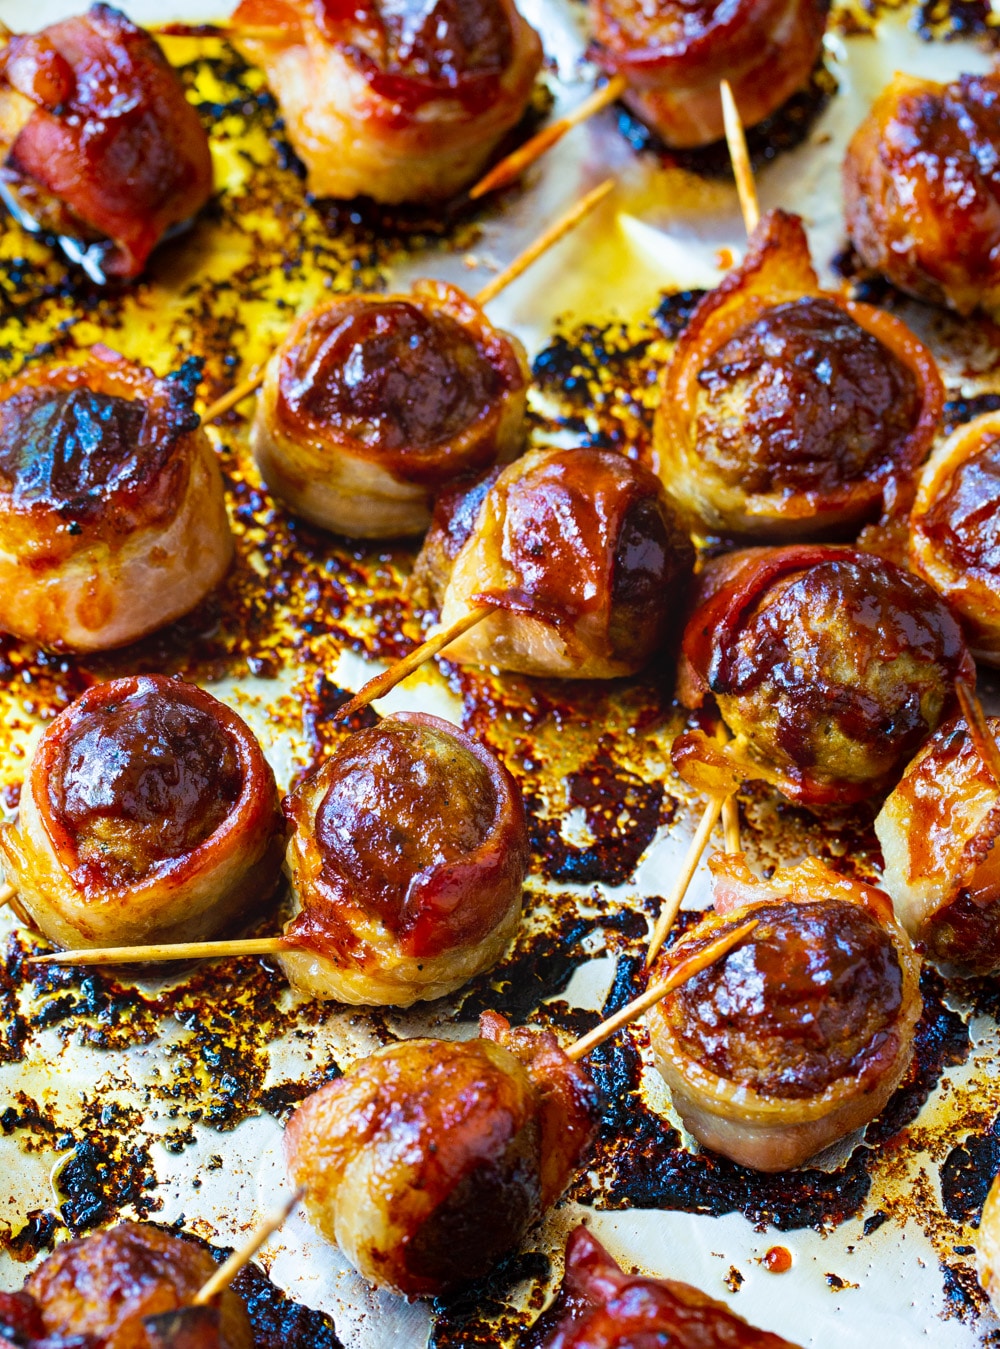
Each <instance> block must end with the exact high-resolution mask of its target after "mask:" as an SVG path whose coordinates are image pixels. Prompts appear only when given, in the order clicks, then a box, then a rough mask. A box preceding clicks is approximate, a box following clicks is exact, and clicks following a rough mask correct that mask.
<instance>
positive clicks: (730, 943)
mask: <svg viewBox="0 0 1000 1349" xmlns="http://www.w3.org/2000/svg"><path fill="white" fill-rule="evenodd" d="M758 922H759V919H757V918H750V919H748V920H747V922H745V923H741V924H740V925H739V927H734V928H733V929H732V931H731V932H723V933H722V934H721V935H720V936H718V937H716V938H715V940H714V941H711V942H709V944H708V945H707V946H706V947H705V948H704V949H703V950H701V951H698V952H696V954H694V955H691V956H688V957H686V959H684V960H682V961H681V962H680V964H678V965H675V966H674V968H673V969H672V970H671V971H670V973H669V974H668V975H667V977H666V978H665V979H661V980H660V982H659V983H658V984H654V985H653V987H652V988H647V990H646V992H645V993H642V994H640V996H639V997H638V998H634V999H633V1000H632V1001H631V1002H630V1003H629V1004H628V1005H627V1006H625V1007H623V1008H622V1009H621V1011H620V1012H616V1013H615V1014H614V1016H609V1017H608V1019H607V1021H602V1022H601V1024H600V1025H599V1026H595V1027H594V1029H593V1030H592V1031H588V1033H587V1034H586V1035H584V1036H582V1037H581V1038H580V1039H579V1040H577V1042H576V1044H574V1045H571V1046H570V1047H569V1049H567V1050H566V1056H567V1058H570V1059H572V1060H573V1062H574V1063H579V1061H580V1059H582V1058H585V1057H586V1056H587V1055H588V1054H589V1053H590V1051H591V1050H592V1049H596V1048H597V1046H598V1045H599V1044H601V1043H603V1041H605V1040H607V1039H608V1038H609V1037H610V1036H612V1035H614V1033H615V1032H616V1031H619V1030H621V1028H622V1026H627V1025H628V1023H629V1022H630V1021H634V1020H635V1019H636V1017H638V1016H642V1014H643V1012H647V1011H648V1010H649V1009H650V1007H652V1006H654V1005H655V1004H656V1003H658V1002H659V1001H660V999H661V998H665V997H666V996H667V994H668V993H672V992H673V991H674V989H675V988H680V986H681V984H686V983H687V981H688V980H689V979H693V978H694V976H695V975H696V974H700V973H701V972H702V970H706V969H708V967H709V966H710V965H714V964H715V962H716V961H717V960H720V959H721V958H722V956H724V955H727V954H728V952H730V951H731V950H732V949H733V947H734V946H738V945H739V944H740V942H741V941H742V940H743V938H744V937H746V936H747V935H748V934H749V933H751V932H752V931H753V930H754V928H755V927H756V926H757V923H758Z"/></svg>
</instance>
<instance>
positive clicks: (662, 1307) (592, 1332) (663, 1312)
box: [531, 1227, 797, 1349]
mask: <svg viewBox="0 0 1000 1349" xmlns="http://www.w3.org/2000/svg"><path fill="white" fill-rule="evenodd" d="M539 1331H541V1337H539ZM531 1339H532V1344H533V1345H537V1349H639V1347H640V1346H647V1345H648V1346H649V1349H654V1346H656V1345H662V1346H664V1347H666V1346H669V1349H797V1346H795V1345H793V1344H792V1343H791V1342H790V1341H789V1340H783V1339H782V1338H781V1336H780V1335H772V1334H770V1332H768V1331H766V1330H757V1329H756V1328H755V1327H754V1326H751V1325H748V1324H747V1322H746V1321H744V1320H743V1318H742V1316H736V1315H735V1313H733V1312H731V1311H730V1310H729V1308H728V1307H727V1306H726V1305H725V1303H723V1302H717V1301H716V1300H715V1298H711V1297H708V1296H706V1294H704V1293H702V1292H699V1290H698V1289H697V1288H692V1286H691V1285H690V1284H688V1283H678V1282H677V1281H676V1280H675V1279H650V1278H646V1277H645V1276H644V1275H641V1274H626V1273H625V1271H624V1270H623V1269H622V1268H621V1266H620V1265H619V1264H618V1263H617V1262H616V1261H615V1260H613V1259H612V1258H611V1256H610V1255H609V1254H608V1252H607V1251H606V1250H605V1249H604V1247H603V1246H602V1245H601V1243H600V1242H599V1241H598V1240H597V1238H596V1237H594V1236H592V1235H591V1234H590V1232H588V1231H587V1229H586V1228H585V1227H577V1228H574V1230H573V1231H572V1232H571V1233H570V1234H569V1240H568V1241H567V1242H566V1275H565V1278H564V1279H563V1286H562V1290H561V1292H560V1294H559V1297H558V1299H557V1300H556V1302H555V1304H554V1305H553V1306H552V1307H551V1308H550V1309H549V1310H548V1311H547V1312H546V1313H545V1315H544V1316H543V1317H542V1319H541V1321H540V1322H539V1323H538V1324H536V1326H535V1328H534V1330H533V1333H532V1337H531Z"/></svg>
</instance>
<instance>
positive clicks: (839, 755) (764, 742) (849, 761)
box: [672, 544, 975, 809]
mask: <svg viewBox="0 0 1000 1349" xmlns="http://www.w3.org/2000/svg"><path fill="white" fill-rule="evenodd" d="M959 677H961V678H963V679H965V680H966V681H967V682H969V683H970V684H971V683H974V681H975V666H974V664H973V661H972V657H971V656H970V655H969V652H968V650H967V649H966V646H965V643H964V641H963V639H962V634H961V630H960V628H959V626H958V623H957V622H956V620H955V618H954V617H953V616H952V614H951V612H950V611H949V610H948V608H947V606H946V605H945V604H944V603H943V602H942V601H941V600H940V599H939V598H938V596H937V595H936V594H935V593H934V591H933V590H931V588H930V587H929V586H928V585H927V584H926V583H925V582H923V581H921V580H920V579H919V577H915V576H911V575H909V574H908V573H907V572H904V571H902V570H901V569H900V568H899V567H896V566H894V565H893V564H892V563H891V562H886V561H884V560H883V559H881V558H877V557H874V556H872V555H870V554H866V553H858V552H855V551H854V550H853V549H848V548H836V547H832V546H829V545H819V544H814V545H800V546H798V547H790V548H756V549H745V550H743V551H742V552H737V553H730V554H728V555H726V556H724V557H721V558H718V559H715V560H713V561H712V562H710V563H709V564H708V565H707V566H706V567H705V569H704V571H703V572H702V574H701V576H700V577H699V591H698V596H697V603H696V607H695V608H694V610H693V612H692V614H691V617H690V618H689V620H688V624H687V627H686V629H685V632H684V637H683V641H682V646H681V660H680V668H679V673H678V694H679V697H680V699H681V701H682V702H683V703H684V705H685V706H686V707H688V708H691V709H698V708H701V707H703V706H705V704H706V703H707V702H708V700H709V699H710V698H712V699H714V702H715V704H716V705H717V706H718V709H719V711H720V712H721V714H722V717H723V719H724V720H725V722H726V724H727V726H728V727H729V729H730V730H731V731H732V732H733V733H734V735H737V736H740V737H742V739H743V746H742V748H740V749H738V750H735V751H734V749H733V748H732V747H730V746H727V747H722V748H720V747H719V746H718V745H715V744H713V743H712V742H711V741H709V739H708V737H707V736H706V735H705V734H704V732H702V731H691V732H689V733H687V734H685V735H682V736H680V737H678V739H677V740H676V741H675V742H674V747H673V751H672V752H673V755H674V762H675V764H676V766H677V767H678V770H679V771H681V772H683V774H684V776H685V777H687V778H688V780H689V781H692V782H694V783H695V784H696V785H698V786H699V787H702V786H704V785H705V783H706V781H707V782H708V783H709V785H710V784H711V780H716V781H719V782H722V779H723V777H724V774H723V772H722V769H723V767H724V766H728V768H729V770H730V771H731V773H732V775H733V776H734V777H735V775H736V774H737V773H739V772H742V774H743V775H744V776H745V777H749V778H755V777H756V778H763V779H764V780H766V781H769V782H771V783H773V784H774V785H775V786H777V787H778V789H779V790H780V791H781V792H782V793H783V794H784V795H785V796H786V797H788V798H789V799H790V800H792V801H795V802H797V803H799V804H801V805H805V806H810V807H812V808H814V809H826V808H829V807H843V806H848V805H853V804H855V803H857V802H859V801H864V800H866V799H871V797H872V796H873V795H876V794H877V793H879V792H881V791H885V790H888V788H889V787H891V786H892V784H893V783H894V782H895V781H896V779H897V778H898V776H899V774H900V773H901V771H902V769H903V766H904V764H905V763H906V761H907V759H908V758H909V757H910V756H911V755H912V754H913V752H914V750H915V749H916V748H917V747H918V746H919V745H920V744H921V743H922V741H923V740H925V739H926V737H927V736H928V735H930V734H931V733H932V732H933V731H934V730H935V729H936V728H937V726H938V724H939V723H940V721H941V719H942V717H943V716H945V715H947V713H948V711H949V708H950V706H951V704H952V702H953V701H954V687H955V681H956V679H957V678H959ZM702 761H704V763H706V764H707V765H708V769H707V774H708V776H707V778H706V774H705V771H704V770H702V769H700V768H699V764H700V763H701V762H702ZM723 785H725V784H723Z"/></svg>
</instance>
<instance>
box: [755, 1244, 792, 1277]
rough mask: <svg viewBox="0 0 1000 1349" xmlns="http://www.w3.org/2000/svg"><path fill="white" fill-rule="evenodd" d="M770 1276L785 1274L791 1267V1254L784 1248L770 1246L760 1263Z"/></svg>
mask: <svg viewBox="0 0 1000 1349" xmlns="http://www.w3.org/2000/svg"><path fill="white" fill-rule="evenodd" d="M761 1263H762V1264H763V1266H764V1268H765V1269H766V1270H767V1271H768V1273H770V1274H787V1273H788V1271H789V1270H790V1269H791V1267H792V1253H791V1251H789V1250H787V1249H786V1248H785V1247H784V1246H771V1247H770V1248H769V1249H768V1250H767V1251H765V1252H764V1259H763V1260H762V1261H761Z"/></svg>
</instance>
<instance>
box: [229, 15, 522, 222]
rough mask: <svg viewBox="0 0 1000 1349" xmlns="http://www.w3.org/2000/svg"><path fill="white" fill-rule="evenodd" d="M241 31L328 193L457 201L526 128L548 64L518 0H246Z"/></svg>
mask: <svg viewBox="0 0 1000 1349" xmlns="http://www.w3.org/2000/svg"><path fill="white" fill-rule="evenodd" d="M232 22H233V24H234V25H235V27H236V28H237V29H239V28H244V29H245V30H246V33H245V35H244V36H243V37H242V38H240V39H239V45H240V47H241V49H242V50H243V51H245V52H246V54H247V55H248V56H249V57H250V59H251V60H253V61H255V62H256V63H257V64H259V65H261V66H263V68H264V70H265V72H266V74H267V78H268V82H269V84H270V86H271V88H272V90H273V91H274V93H275V96H276V97H277V99H278V102H279V103H280V104H281V110H282V114H283V116H284V119H285V125H286V127H287V130H288V137H289V140H290V141H291V142H292V145H293V146H294V148H295V151H296V153H297V154H298V155H299V157H300V158H301V159H302V160H303V162H304V163H305V165H306V168H307V170H308V173H309V186H310V188H311V189H312V191H313V192H314V193H315V194H316V195H317V196H321V197H344V198H350V197H355V196H367V197H374V199H375V200H376V201H380V202H404V201H427V200H431V201H433V200H442V199H446V198H448V197H451V196H453V195H454V194H455V193H456V192H458V191H459V190H460V189H461V188H463V187H465V186H466V185H467V184H469V183H471V182H472V181H473V180H474V179H475V178H476V176H477V175H478V174H479V173H480V171H481V170H482V169H483V168H484V167H485V164H486V161H487V160H488V159H489V157H490V155H491V153H492V152H493V150H494V148H495V147H496V145H497V143H498V142H499V140H500V139H501V137H502V136H503V135H504V134H505V133H506V132H507V131H509V130H510V129H511V127H513V126H514V125H515V124H516V123H517V122H518V121H519V120H520V118H521V116H522V114H523V112H524V110H525V107H526V106H527V103H528V99H529V98H530V96H531V90H532V87H533V85H534V81H535V76H536V75H537V74H538V71H539V69H540V68H541V62H542V48H541V43H540V42H539V40H538V36H537V34H536V33H535V31H534V29H533V28H531V27H530V25H529V24H527V23H526V22H525V21H524V19H523V18H522V17H521V15H520V14H519V13H518V11H517V9H516V8H515V6H514V3H513V0H433V2H432V3H430V4H425V3H422V2H421V0H401V2H399V0H396V2H394V3H392V4H389V3H382V0H359V2H358V3H355V2H354V0H242V3H241V4H240V5H239V7H238V9H237V10H236V12H235V14H234V15H233V20H232ZM255 27H256V28H259V29H267V28H276V29H278V30H283V32H284V36H281V37H277V36H275V37H272V36H270V34H268V35H266V36H258V37H254V36H253V33H252V30H253V29H254V28H255Z"/></svg>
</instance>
